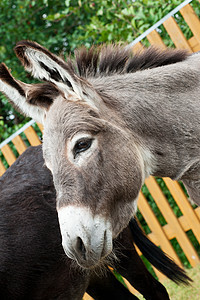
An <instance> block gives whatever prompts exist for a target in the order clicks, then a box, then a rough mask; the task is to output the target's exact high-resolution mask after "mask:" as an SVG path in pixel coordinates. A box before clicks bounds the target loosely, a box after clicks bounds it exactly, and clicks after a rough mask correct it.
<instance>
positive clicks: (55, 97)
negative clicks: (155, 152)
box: [0, 41, 144, 268]
mask: <svg viewBox="0 0 200 300" xmlns="http://www.w3.org/2000/svg"><path fill="white" fill-rule="evenodd" d="M15 51H16V54H17V56H18V57H19V59H20V60H21V62H22V64H23V65H24V67H25V69H26V70H27V71H30V72H31V73H32V75H33V76H34V77H36V78H38V79H40V80H43V81H45V83H41V84H35V85H30V84H25V83H22V82H21V81H18V80H16V79H14V78H13V77H12V75H11V74H10V72H9V71H8V69H7V67H6V66H5V65H4V64H1V67H0V90H1V91H2V92H4V93H5V94H6V96H7V97H8V98H9V99H10V100H11V101H12V102H13V103H14V105H15V106H16V107H17V108H18V109H20V110H21V111H22V112H23V113H24V114H26V115H28V116H30V117H32V118H34V119H35V120H37V121H39V122H41V123H43V124H44V136H43V154H44V159H45V163H46V165H47V167H48V168H49V169H50V170H51V172H52V174H53V179H54V184H55V188H56V192H57V211H58V218H59V223H60V229H61V235H62V245H63V248H64V250H65V252H66V254H67V255H68V256H69V257H70V258H72V259H76V261H77V262H78V263H79V264H80V265H81V266H82V267H86V268H87V267H91V266H94V265H96V264H97V263H98V262H99V261H100V260H101V259H102V258H103V257H105V256H107V255H108V254H109V253H110V252H111V251H112V239H113V238H115V237H116V236H117V235H118V234H119V232H120V231H122V229H123V228H124V227H125V226H127V224H128V221H129V219H130V217H131V216H132V214H133V213H134V210H135V207H136V201H137V198H138V194H139V190H140V188H141V185H142V183H143V180H144V171H143V170H144V163H143V160H142V157H141V155H140V150H139V147H140V146H139V145H138V144H137V143H136V142H135V143H134V137H133V136H132V134H131V132H129V130H127V128H126V124H125V123H124V122H123V121H122V120H121V118H120V115H119V114H118V113H117V112H115V110H114V109H113V108H112V107H110V106H109V104H108V103H106V101H104V99H102V97H101V96H100V94H99V93H98V92H97V90H95V87H94V86H93V85H92V84H91V83H90V82H89V80H86V79H85V78H82V77H81V76H78V75H77V74H76V72H75V71H74V68H73V66H72V64H71V63H70V62H65V61H64V60H62V59H61V58H59V57H57V56H55V55H53V54H52V53H50V52H49V51H48V50H46V49H45V48H43V47H42V46H40V45H38V44H37V43H34V42H30V41H22V42H19V43H18V44H17V46H16V48H15ZM102 88H103V87H102ZM130 166H131V168H130Z"/></svg>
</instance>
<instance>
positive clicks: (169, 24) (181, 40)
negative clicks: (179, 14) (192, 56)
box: [163, 17, 192, 52]
mask: <svg viewBox="0 0 200 300" xmlns="http://www.w3.org/2000/svg"><path fill="white" fill-rule="evenodd" d="M163 26H164V27H165V29H166V30H167V32H168V34H169V36H170V37H171V39H172V41H173V43H174V45H175V46H176V48H179V49H187V50H188V51H189V52H192V49H191V47H190V45H189V43H188V42H187V40H186V38H185V36H184V34H183V33H182V31H181V29H180V28H179V26H178V25H177V23H176V21H175V20H174V19H173V18H172V17H170V18H168V19H167V20H166V21H165V22H164V23H163Z"/></svg>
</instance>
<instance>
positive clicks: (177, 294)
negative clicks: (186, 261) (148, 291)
mask: <svg viewBox="0 0 200 300" xmlns="http://www.w3.org/2000/svg"><path fill="white" fill-rule="evenodd" d="M187 274H188V276H189V277H190V278H191V279H192V280H193V282H192V284H191V285H190V286H184V285H177V284H175V283H174V282H172V281H170V280H168V279H167V280H165V281H164V282H163V284H164V286H165V287H166V289H167V291H168V293H169V297H170V299H171V300H199V299H200V264H199V265H198V266H197V267H195V268H192V269H190V270H188V271H187ZM137 297H138V298H139V299H141V300H142V299H144V298H143V297H142V296H141V295H137Z"/></svg>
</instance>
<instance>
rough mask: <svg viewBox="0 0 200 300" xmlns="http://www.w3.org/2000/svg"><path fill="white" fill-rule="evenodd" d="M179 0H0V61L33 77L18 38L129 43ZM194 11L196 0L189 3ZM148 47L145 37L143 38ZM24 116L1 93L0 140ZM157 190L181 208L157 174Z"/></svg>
mask: <svg viewBox="0 0 200 300" xmlns="http://www.w3.org/2000/svg"><path fill="white" fill-rule="evenodd" d="M182 2H183V1H181V0H168V1H165V0H135V1H133V0H126V1H125V0H115V1H112V0H95V1H88V0H71V1H70V0H66V1H64V0H63V1H60V0H37V1H30V0H1V1H0V37H1V38H0V62H4V63H6V64H7V66H8V67H9V68H10V69H11V70H12V74H13V75H14V77H16V78H18V79H20V80H22V81H24V82H27V83H28V82H33V80H32V78H31V77H30V75H29V74H27V73H26V72H25V71H24V69H23V67H22V66H21V64H20V62H19V61H18V59H17V58H16V56H15V54H14V51H13V48H14V46H15V44H16V43H17V42H18V41H20V40H23V39H29V40H34V41H37V42H38V43H40V44H42V45H43V46H45V47H47V48H48V49H49V50H50V51H52V52H54V53H55V54H62V55H67V54H68V53H70V52H72V53H73V51H74V49H75V48H76V47H78V46H80V45H83V44H84V45H86V46H87V47H89V46H90V45H92V44H99V43H103V42H106V43H107V42H119V41H120V42H124V43H130V42H132V41H133V40H134V39H135V38H136V37H137V36H139V35H140V34H141V33H143V32H144V31H145V30H147V29H148V28H149V27H151V26H152V25H153V24H155V23H156V22H157V21H159V20H160V19H161V18H162V17H164V16H165V15H166V14H167V13H169V12H170V11H171V10H172V9H174V8H175V7H176V6H178V5H179V4H180V3H182ZM190 4H191V5H192V7H193V8H194V10H195V12H196V14H197V15H198V16H200V4H199V1H197V0H193V1H192V2H191V3H190ZM175 19H176V21H177V23H178V24H179V26H180V27H181V30H182V31H183V33H184V35H185V36H186V38H187V39H188V38H190V37H191V35H192V33H191V31H190V29H189V27H188V26H187V25H186V23H185V21H184V20H183V18H182V16H181V15H180V13H177V14H176V15H175ZM159 34H160V35H161V37H162V39H163V41H164V42H165V44H166V45H168V46H170V47H174V45H173V42H172V41H171V39H170V38H169V36H168V34H167V32H166V31H165V29H164V27H163V26H160V27H159ZM146 45H147V46H148V42H147V41H146ZM28 120H29V119H28V118H25V117H24V116H22V115H20V114H19V113H18V112H16V111H15V110H14V109H13V108H12V106H11V105H10V104H9V103H8V101H7V100H6V98H5V97H4V96H3V95H0V142H1V141H3V140H4V139H6V138H7V137H8V136H10V135H11V134H12V133H13V132H15V131H16V130H17V129H19V128H20V127H22V126H23V125H24V124H25V123H26V122H27V121H28ZM157 181H158V183H159V185H160V187H161V189H162V190H163V192H164V194H165V195H166V197H167V199H168V200H169V203H170V205H171V207H172V209H173V211H174V213H175V214H176V215H177V217H179V216H181V214H182V213H181V211H180V210H179V208H178V206H177V205H176V203H175V201H174V199H173V197H172V196H171V194H170V192H169V190H168V189H167V188H166V186H165V183H164V182H163V180H162V179H157ZM142 191H143V193H144V195H145V197H146V198H147V200H148V202H149V204H150V205H151V207H152V209H153V210H154V213H155V214H156V216H157V218H158V220H159V222H160V224H161V225H165V224H166V221H165V219H164V217H163V216H162V214H161V212H160V211H159V209H158V207H157V206H156V204H155V202H154V200H153V198H152V196H151V195H150V193H149V191H148V189H147V187H146V186H145V185H144V186H143V189H142ZM138 218H139V220H140V222H141V224H142V225H143V228H144V230H145V232H146V233H149V232H150V229H149V227H148V225H147V224H146V222H145V220H144V218H143V217H142V215H141V214H140V212H138ZM187 234H188V237H189V238H190V239H191V240H192V242H193V244H194V246H195V248H196V249H197V250H198V251H199V253H200V249H199V244H198V243H197V241H196V239H195V237H194V235H193V233H192V232H188V233H187ZM172 244H173V246H174V248H175V249H176V251H177V252H178V254H179V257H180V258H181V260H182V262H183V263H184V265H185V266H189V262H188V261H187V259H186V257H185V256H184V253H183V251H182V250H181V248H180V246H179V244H178V243H177V241H176V240H174V241H172Z"/></svg>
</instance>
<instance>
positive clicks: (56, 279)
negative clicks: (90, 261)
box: [0, 146, 188, 300]
mask: <svg viewBox="0 0 200 300" xmlns="http://www.w3.org/2000/svg"><path fill="white" fill-rule="evenodd" d="M130 228H131V230H132V233H133V235H134V239H135V241H136V243H137V244H138V245H139V247H140V248H141V250H142V249H144V251H145V253H146V256H147V257H149V255H151V254H152V255H153V258H152V259H151V258H150V261H153V263H154V265H156V266H157V267H158V268H159V269H160V270H161V271H162V272H163V273H165V274H166V275H167V276H168V277H169V278H171V279H172V280H174V281H176V282H180V281H182V282H185V283H186V282H187V280H188V278H187V277H186V275H185V273H184V272H183V271H182V270H181V269H180V268H178V266H176V265H175V264H174V263H173V262H171V261H170V260H169V259H168V258H167V257H166V256H165V255H164V254H163V253H162V252H161V251H160V249H159V248H157V247H156V246H154V245H153V244H152V243H151V242H150V241H149V240H148V239H147V238H146V237H145V236H144V235H143V233H142V231H141V230H140V228H139V227H138V226H137V223H136V221H135V220H132V221H131V223H130ZM113 251H114V252H116V254H115V256H116V257H117V260H116V261H114V260H113V261H112V265H113V266H114V267H115V269H116V270H117V271H118V272H120V273H121V274H122V275H124V276H125V277H126V278H127V279H128V280H129V281H130V283H131V284H132V285H133V286H134V287H135V288H136V289H137V290H138V291H139V292H140V293H141V294H143V295H144V297H145V299H154V300H160V299H163V300H165V299H166V300H167V299H169V298H168V294H167V292H166V290H165V288H164V286H162V284H160V283H159V282H158V281H157V280H155V279H154V278H153V277H152V275H151V274H150V273H149V272H148V271H147V269H146V268H145V266H144V264H143V262H142V261H141V259H140V257H139V256H138V254H137V252H136V250H135V248H134V247H133V236H132V235H131V231H130V230H129V228H126V229H125V230H123V232H122V233H121V234H120V235H119V237H118V238H117V240H116V241H114V247H113ZM102 268H103V270H102V272H100V276H98V272H99V270H98V269H96V270H93V269H91V270H88V269H86V270H83V269H81V268H80V267H78V266H77V265H76V263H75V262H74V261H72V260H71V259H69V258H68V257H67V256H66V255H65V253H64V251H63V248H62V245H61V235H60V230H59V224H58V218H57V212H56V192H55V189H54V185H53V180H52V175H51V173H50V171H49V170H48V169H47V168H46V167H45V166H44V160H43V156H42V148H41V146H38V147H30V148H29V149H27V150H26V151H25V152H24V153H23V154H22V155H21V156H20V157H19V158H18V159H17V161H16V162H15V163H14V164H13V165H12V166H11V167H10V168H9V169H8V170H7V171H6V173H5V174H4V175H3V176H2V177H0V298H1V299H4V300H23V299H24V300H27V299H29V300H31V299H34V300H39V299H40V300H45V299H46V300H50V299H65V300H76V299H77V300H78V299H82V296H83V294H84V292H85V290H86V289H87V291H88V293H89V294H90V295H91V296H93V297H94V298H95V299H100V300H106V299H117V300H120V299H121V300H124V299H137V297H135V296H134V295H132V294H131V293H130V292H129V291H128V290H127V289H126V288H125V287H124V286H123V285H121V284H120V283H119V282H118V281H117V280H116V278H115V277H114V276H113V274H112V273H111V272H110V271H109V270H108V269H107V267H106V266H104V267H103V266H102ZM106 270H107V271H106Z"/></svg>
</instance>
